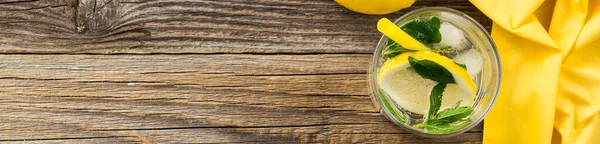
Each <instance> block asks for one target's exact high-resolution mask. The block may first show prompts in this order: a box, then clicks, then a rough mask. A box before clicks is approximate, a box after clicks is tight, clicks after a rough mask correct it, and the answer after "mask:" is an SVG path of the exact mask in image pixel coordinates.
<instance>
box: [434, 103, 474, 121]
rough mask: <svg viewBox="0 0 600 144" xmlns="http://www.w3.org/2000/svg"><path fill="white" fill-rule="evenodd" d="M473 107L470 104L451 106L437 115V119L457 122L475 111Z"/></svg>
mask: <svg viewBox="0 0 600 144" xmlns="http://www.w3.org/2000/svg"><path fill="white" fill-rule="evenodd" d="M473 111H474V110H473V109H472V108H471V107H468V106H462V107H455V108H449V109H446V110H443V111H441V112H440V113H438V114H437V115H436V119H438V120H440V121H446V122H455V121H458V120H461V119H463V118H466V117H468V116H469V115H471V114H472V113H473Z"/></svg>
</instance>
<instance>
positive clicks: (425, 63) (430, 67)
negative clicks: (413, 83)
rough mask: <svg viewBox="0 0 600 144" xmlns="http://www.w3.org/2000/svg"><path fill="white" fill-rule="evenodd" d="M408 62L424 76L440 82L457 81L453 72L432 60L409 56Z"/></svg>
mask: <svg viewBox="0 0 600 144" xmlns="http://www.w3.org/2000/svg"><path fill="white" fill-rule="evenodd" d="M408 63H410V66H411V67H413V68H414V69H415V71H416V72H417V73H418V74H419V75H420V76H421V77H423V78H426V79H430V80H433V81H436V82H438V83H456V82H454V77H453V76H452V74H451V73H450V72H449V71H448V70H447V69H446V68H444V67H443V66H441V65H439V64H437V63H435V62H433V61H430V60H417V59H415V58H413V57H408Z"/></svg>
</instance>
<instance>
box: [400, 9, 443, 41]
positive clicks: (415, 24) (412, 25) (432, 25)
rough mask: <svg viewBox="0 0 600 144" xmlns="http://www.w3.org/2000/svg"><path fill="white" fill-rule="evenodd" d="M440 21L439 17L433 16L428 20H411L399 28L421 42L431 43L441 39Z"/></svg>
mask: <svg viewBox="0 0 600 144" xmlns="http://www.w3.org/2000/svg"><path fill="white" fill-rule="evenodd" d="M440 23H441V22H440V19H439V18H438V17H435V16H434V17H431V19H430V20H420V19H417V20H413V21H411V22H409V23H407V24H405V25H404V26H402V27H401V29H402V30H404V31H405V32H406V33H408V35H410V36H412V37H413V38H415V39H417V40H418V41H420V42H421V43H425V44H433V43H439V42H440V41H442V34H441V33H440Z"/></svg>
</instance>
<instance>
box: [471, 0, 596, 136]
mask: <svg viewBox="0 0 600 144" xmlns="http://www.w3.org/2000/svg"><path fill="white" fill-rule="evenodd" d="M471 3H473V5H475V6H476V7H477V8H479V9H480V10H481V11H482V12H483V13H484V14H486V15H487V16H488V17H490V18H491V19H492V20H493V21H494V25H493V26H492V38H493V39H494V41H495V42H496V45H497V46H498V50H499V53H500V57H501V61H502V85H501V88H500V93H499V95H498V98H497V101H496V104H495V106H494V107H493V109H492V110H491V111H490V113H489V115H488V116H487V117H486V119H485V122H484V132H483V143H485V144H496V143H498V144H521V143H524V144H539V143H542V144H544V143H564V144H600V39H599V38H600V0H589V1H588V0H547V1H544V0H471Z"/></svg>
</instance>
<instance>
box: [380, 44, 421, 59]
mask: <svg viewBox="0 0 600 144" xmlns="http://www.w3.org/2000/svg"><path fill="white" fill-rule="evenodd" d="M386 48H387V51H384V52H383V53H382V55H383V56H385V57H387V58H393V57H395V56H397V55H399V54H402V53H405V52H412V51H414V50H409V49H406V48H404V47H402V46H401V45H400V44H398V43H396V41H394V40H392V39H389V40H388V42H387V45H386Z"/></svg>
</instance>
